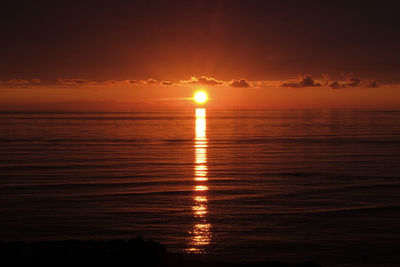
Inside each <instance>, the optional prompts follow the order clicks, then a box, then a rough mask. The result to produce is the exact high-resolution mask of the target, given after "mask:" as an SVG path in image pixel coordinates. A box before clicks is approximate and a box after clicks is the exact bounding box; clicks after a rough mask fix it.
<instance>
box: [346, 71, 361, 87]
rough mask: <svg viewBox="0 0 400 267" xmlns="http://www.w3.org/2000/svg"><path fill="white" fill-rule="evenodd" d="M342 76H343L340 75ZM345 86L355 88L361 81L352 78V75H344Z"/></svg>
mask: <svg viewBox="0 0 400 267" xmlns="http://www.w3.org/2000/svg"><path fill="white" fill-rule="evenodd" d="M342 75H343V74H342ZM345 81H346V86H350V87H357V86H359V85H360V82H361V80H360V79H358V78H356V77H354V75H353V73H348V74H346V75H345Z"/></svg>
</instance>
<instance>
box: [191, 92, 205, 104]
mask: <svg viewBox="0 0 400 267" xmlns="http://www.w3.org/2000/svg"><path fill="white" fill-rule="evenodd" d="M194 101H196V102H197V103H199V104H202V103H204V102H206V101H207V94H206V93H205V92H203V91H200V92H196V93H195V94H194Z"/></svg>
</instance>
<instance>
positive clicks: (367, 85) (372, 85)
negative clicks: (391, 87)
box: [364, 81, 378, 88]
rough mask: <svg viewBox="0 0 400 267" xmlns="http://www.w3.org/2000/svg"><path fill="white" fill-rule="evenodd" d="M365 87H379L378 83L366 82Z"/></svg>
mask: <svg viewBox="0 0 400 267" xmlns="http://www.w3.org/2000/svg"><path fill="white" fill-rule="evenodd" d="M364 87H366V88H377V87H378V83H377V82H376V81H366V82H365V83H364Z"/></svg>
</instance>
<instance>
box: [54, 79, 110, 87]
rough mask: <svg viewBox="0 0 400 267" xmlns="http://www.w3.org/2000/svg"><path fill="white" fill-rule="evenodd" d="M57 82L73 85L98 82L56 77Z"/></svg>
mask: <svg viewBox="0 0 400 267" xmlns="http://www.w3.org/2000/svg"><path fill="white" fill-rule="evenodd" d="M57 82H58V83H59V84H62V85H75V86H79V85H95V84H98V82H94V81H89V80H85V79H82V78H73V79H64V78H58V79H57ZM109 82H111V81H109Z"/></svg>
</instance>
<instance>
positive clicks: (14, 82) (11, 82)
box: [0, 78, 40, 86]
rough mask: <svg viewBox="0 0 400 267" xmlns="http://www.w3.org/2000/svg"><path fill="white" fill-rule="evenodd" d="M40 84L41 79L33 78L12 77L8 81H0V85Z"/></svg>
mask: <svg viewBox="0 0 400 267" xmlns="http://www.w3.org/2000/svg"><path fill="white" fill-rule="evenodd" d="M39 84H40V79H38V78H33V79H32V80H25V79H10V80H7V81H0V86H35V85H36V86H37V85H39Z"/></svg>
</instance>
